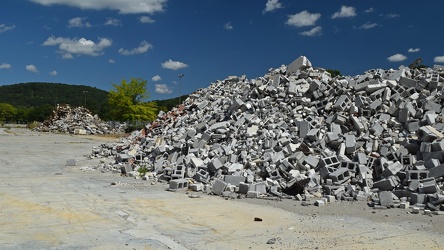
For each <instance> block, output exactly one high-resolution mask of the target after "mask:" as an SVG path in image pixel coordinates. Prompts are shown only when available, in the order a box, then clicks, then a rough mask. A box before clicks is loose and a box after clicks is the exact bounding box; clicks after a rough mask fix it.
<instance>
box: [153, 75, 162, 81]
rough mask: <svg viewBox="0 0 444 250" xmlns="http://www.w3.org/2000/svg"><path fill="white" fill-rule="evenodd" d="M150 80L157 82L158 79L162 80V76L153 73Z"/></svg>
mask: <svg viewBox="0 0 444 250" xmlns="http://www.w3.org/2000/svg"><path fill="white" fill-rule="evenodd" d="M151 80H153V82H158V81H160V80H162V77H160V76H159V75H155V76H153V78H151Z"/></svg>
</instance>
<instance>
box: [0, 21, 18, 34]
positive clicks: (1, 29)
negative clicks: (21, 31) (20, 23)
mask: <svg viewBox="0 0 444 250" xmlns="http://www.w3.org/2000/svg"><path fill="white" fill-rule="evenodd" d="M13 29H15V25H11V26H7V25H6V24H2V23H0V33H3V32H6V31H8V30H13Z"/></svg>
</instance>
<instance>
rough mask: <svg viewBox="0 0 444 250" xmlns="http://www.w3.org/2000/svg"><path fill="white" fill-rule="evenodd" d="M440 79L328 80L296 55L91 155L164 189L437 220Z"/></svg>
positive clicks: (222, 84) (430, 75)
mask: <svg viewBox="0 0 444 250" xmlns="http://www.w3.org/2000/svg"><path fill="white" fill-rule="evenodd" d="M443 77H444V67H443V66H435V67H434V68H421V69H418V68H409V67H404V66H401V67H400V68H399V69H396V70H393V69H390V70H383V69H375V70H369V71H366V72H365V73H364V74H362V75H357V76H354V77H351V76H336V77H334V78H332V77H331V75H330V74H329V73H328V72H327V71H326V70H324V69H322V68H315V67H312V65H311V63H310V61H309V60H308V59H307V58H306V57H304V56H301V57H299V58H298V59H297V60H295V61H294V62H292V63H291V64H290V65H288V66H284V65H283V66H281V67H279V68H276V69H270V70H269V72H268V73H267V74H266V75H265V76H263V77H259V78H256V79H252V80H249V79H247V78H246V77H245V76H241V77H235V76H233V77H228V78H227V79H225V80H222V81H217V82H215V83H212V84H211V85H210V86H209V87H208V88H205V89H200V90H198V91H196V92H195V93H193V94H191V95H190V96H189V97H188V98H187V99H186V100H185V102H184V103H183V104H182V105H180V106H179V107H178V108H175V109H173V110H172V111H170V112H168V113H160V114H159V116H158V118H157V119H156V120H155V121H154V122H152V123H151V124H148V125H147V126H146V128H145V129H143V130H141V131H136V132H133V133H132V134H131V136H129V137H127V138H121V140H120V142H118V143H106V144H103V145H101V146H100V147H96V148H94V149H93V152H92V155H91V157H109V158H113V159H115V162H113V163H110V164H105V163H103V164H100V165H99V166H96V168H98V169H101V170H102V171H107V170H110V171H111V170H113V171H118V172H119V173H122V174H124V175H127V176H134V177H137V178H139V176H142V178H145V179H149V178H154V179H155V180H165V181H168V182H169V189H170V190H177V189H191V190H193V191H202V192H206V193H212V194H215V195H219V196H224V197H249V198H265V197H268V198H270V197H278V198H291V199H297V200H306V201H307V202H309V203H310V204H314V205H317V206H324V205H326V204H328V203H329V202H334V201H336V200H347V201H353V200H364V201H368V204H369V205H371V206H373V207H374V208H375V209H386V208H388V207H399V208H402V209H408V208H409V207H411V212H412V213H417V212H418V213H419V211H423V212H424V213H425V214H426V213H430V214H431V213H433V214H440V213H443V211H442V210H444V205H443V204H444V194H443V183H444V180H443V177H444V164H443V163H444V139H443V137H444V136H443V134H442V133H443V129H444V121H443V120H444V109H443V104H444V90H443V86H444V83H443ZM148 174H149V175H150V176H149V177H148ZM310 198H311V201H313V202H311V201H310ZM307 204H308V203H307Z"/></svg>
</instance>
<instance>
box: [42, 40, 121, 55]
mask: <svg viewBox="0 0 444 250" xmlns="http://www.w3.org/2000/svg"><path fill="white" fill-rule="evenodd" d="M43 45H44V46H58V48H59V53H62V54H63V56H62V57H63V58H64V59H70V58H72V57H73V54H77V55H88V56H100V55H103V53H104V52H103V50H104V49H106V48H107V47H109V46H111V45H112V41H111V40H109V39H107V38H99V42H98V43H95V42H94V41H91V40H87V39H86V38H83V37H82V38H80V39H79V38H73V39H70V38H65V37H53V36H51V37H49V38H48V39H46V41H45V42H44V43H43Z"/></svg>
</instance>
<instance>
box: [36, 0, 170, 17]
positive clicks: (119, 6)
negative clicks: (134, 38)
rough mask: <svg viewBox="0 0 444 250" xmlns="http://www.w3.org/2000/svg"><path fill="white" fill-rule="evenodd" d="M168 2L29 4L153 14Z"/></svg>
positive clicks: (47, 0)
mask: <svg viewBox="0 0 444 250" xmlns="http://www.w3.org/2000/svg"><path fill="white" fill-rule="evenodd" d="M167 1H168V0H125V1H122V0H94V1H92V0H89V1H88V0H31V2H34V3H37V4H41V5H45V6H51V5H57V4H58V5H68V6H71V7H76V8H80V9H90V10H103V9H108V10H117V11H119V13H120V14H138V13H148V14H154V13H157V12H163V11H164V7H165V5H166V3H167Z"/></svg>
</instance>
